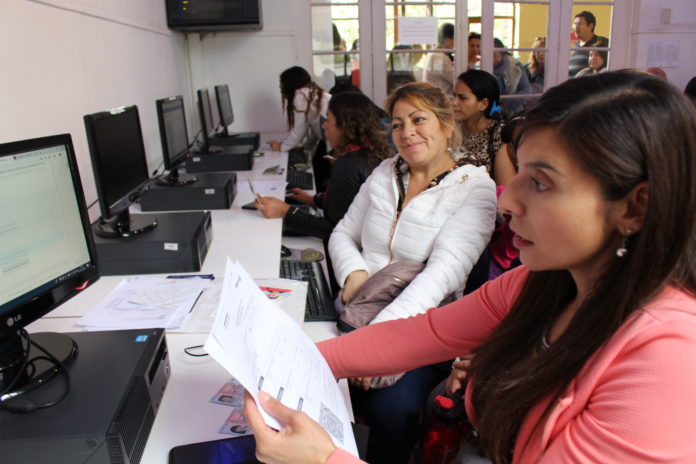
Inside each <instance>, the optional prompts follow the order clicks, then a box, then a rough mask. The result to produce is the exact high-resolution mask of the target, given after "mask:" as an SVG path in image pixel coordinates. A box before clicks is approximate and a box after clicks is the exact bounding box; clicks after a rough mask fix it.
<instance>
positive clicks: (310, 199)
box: [256, 93, 392, 241]
mask: <svg viewBox="0 0 696 464" xmlns="http://www.w3.org/2000/svg"><path fill="white" fill-rule="evenodd" d="M322 128H323V129H324V133H325V135H326V138H327V140H328V141H329V143H330V144H331V146H332V147H335V148H334V151H333V153H332V156H333V158H335V161H334V164H333V166H332V167H331V175H330V178H329V185H328V188H327V189H326V191H324V192H322V193H320V194H318V195H315V196H311V195H309V194H308V193H306V192H304V191H302V190H300V189H292V190H291V192H290V195H289V196H292V197H293V199H295V200H297V201H298V202H300V203H304V204H308V205H311V206H315V207H319V208H322V209H323V210H324V216H323V217H320V216H314V215H312V214H309V213H306V212H304V211H302V210H300V209H299V208H298V207H297V206H292V205H289V204H288V203H286V202H284V201H282V200H279V199H277V198H273V197H260V200H259V202H257V204H256V208H257V209H258V210H259V211H261V212H262V213H263V215H264V216H266V217H268V218H280V217H282V218H285V226H286V227H289V228H291V229H292V230H294V231H297V232H300V233H303V234H305V235H311V236H314V237H319V238H321V239H322V240H325V241H328V239H329V236H330V235H331V231H333V228H334V226H335V225H336V224H337V223H338V221H340V220H341V218H343V215H344V214H345V213H346V211H348V207H349V206H350V204H351V203H352V202H353V198H355V195H357V194H358V190H360V186H361V185H362V184H363V182H365V179H367V177H368V176H369V175H370V173H372V170H373V169H374V168H375V167H376V166H377V165H378V164H379V163H380V161H382V160H383V159H385V158H387V157H389V156H391V155H392V152H391V151H390V149H389V147H388V145H387V139H386V134H385V132H384V131H383V129H382V126H381V124H380V114H379V111H378V108H377V107H376V106H375V105H374V104H373V103H372V101H371V100H370V99H369V98H368V97H366V96H365V95H362V94H357V93H343V94H339V95H335V96H334V97H333V98H332V99H331V101H330V102H329V109H328V112H327V119H326V121H325V122H324V123H323V125H322Z"/></svg>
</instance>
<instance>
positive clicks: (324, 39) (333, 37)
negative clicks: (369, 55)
mask: <svg viewBox="0 0 696 464" xmlns="http://www.w3.org/2000/svg"><path fill="white" fill-rule="evenodd" d="M358 25H359V21H358V7H357V6H314V7H312V49H313V50H314V51H319V50H321V51H328V50H349V49H350V48H351V47H352V44H353V42H354V41H355V39H357V38H358Z"/></svg>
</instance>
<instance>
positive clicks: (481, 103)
mask: <svg viewBox="0 0 696 464" xmlns="http://www.w3.org/2000/svg"><path fill="white" fill-rule="evenodd" d="M452 106H453V108H454V119H456V120H457V124H458V125H459V128H460V129H461V131H462V135H463V139H462V144H461V146H460V147H459V148H457V149H456V150H455V153H454V157H455V159H457V160H464V161H466V162H467V163H471V164H474V165H476V166H484V167H485V168H486V170H487V171H488V173H489V174H490V175H491V177H492V178H493V180H495V182H496V184H497V185H505V184H507V182H508V181H509V180H510V179H512V177H513V176H514V175H515V167H514V166H513V165H512V163H511V162H510V158H509V157H508V156H507V153H506V148H505V146H504V145H503V143H502V141H501V137H500V134H501V132H502V130H503V127H504V124H503V123H502V121H501V108H500V89H499V87H498V81H497V80H496V78H495V77H493V76H492V75H491V74H490V73H487V72H486V71H481V70H478V69H470V70H468V71H465V72H463V73H461V74H460V75H459V77H457V82H456V84H455V86H454V100H453V101H452Z"/></svg>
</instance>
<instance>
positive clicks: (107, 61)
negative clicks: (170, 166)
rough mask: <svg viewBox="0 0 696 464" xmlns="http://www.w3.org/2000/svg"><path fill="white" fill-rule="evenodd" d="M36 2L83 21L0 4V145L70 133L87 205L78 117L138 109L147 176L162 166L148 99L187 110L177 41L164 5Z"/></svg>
mask: <svg viewBox="0 0 696 464" xmlns="http://www.w3.org/2000/svg"><path fill="white" fill-rule="evenodd" d="M45 1H47V2H48V3H54V4H59V5H61V6H67V7H74V8H75V9H81V8H82V9H83V11H85V10H86V11H87V14H83V13H78V12H75V11H71V10H68V9H65V8H62V7H56V6H52V5H49V4H47V3H39V2H37V1H31V0H2V6H3V9H2V14H0V143H2V142H10V141H15V140H22V139H27V138H32V137H40V136H45V135H52V134H58V133H66V132H67V133H70V134H72V138H73V143H74V145H75V152H76V154H77V158H78V163H79V168H80V175H81V177H82V183H83V187H84V190H85V196H86V200H87V203H88V204H89V203H91V202H92V201H94V200H96V198H97V195H96V190H95V186H94V178H93V174H92V168H91V163H90V161H89V150H88V148H87V141H86V137H85V129H84V124H83V120H82V117H83V116H84V115H85V114H90V113H94V112H97V111H103V110H106V109H110V108H113V107H116V106H123V105H132V104H135V105H138V108H139V111H140V118H141V124H142V128H143V135H144V138H145V149H146V152H147V156H148V164H149V167H150V171H152V170H154V169H155V168H156V167H157V166H158V165H159V163H160V162H161V159H162V148H161V144H160V139H159V129H158V126H157V116H156V109H155V100H156V99H158V98H162V97H166V96H169V95H175V94H183V95H184V96H185V98H186V99H187V100H186V105H187V108H193V106H192V101H191V98H190V79H189V76H188V72H187V69H188V66H187V63H188V57H187V49H186V42H185V40H184V37H183V35H182V34H175V33H172V32H170V31H169V30H168V29H167V27H166V17H165V13H164V1H160V0H157V1H155V0H146V1H135V0H127V1H119V2H116V1H114V0H90V1H89V2H84V1H80V0H45ZM99 4H101V6H103V7H107V8H101V9H100V8H97V7H96V6H95V5H97V6H98V5H99ZM89 5H92V7H90V6H89ZM110 6H113V7H114V8H111V9H110V8H108V7H110ZM90 8H92V9H91V10H90ZM117 8H118V9H117ZM95 15H101V16H105V17H109V18H111V19H103V18H100V17H96V16H95ZM189 113H191V111H189ZM194 114H195V113H194ZM191 119H192V118H191V117H190V114H189V120H191ZM190 132H192V129H191V130H190ZM96 209H98V208H96Z"/></svg>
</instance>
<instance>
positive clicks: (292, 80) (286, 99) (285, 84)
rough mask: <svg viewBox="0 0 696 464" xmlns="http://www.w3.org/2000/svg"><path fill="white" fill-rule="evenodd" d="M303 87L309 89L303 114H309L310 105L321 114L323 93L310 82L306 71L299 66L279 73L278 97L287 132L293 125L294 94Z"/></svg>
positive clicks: (310, 79)
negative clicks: (283, 112)
mask: <svg viewBox="0 0 696 464" xmlns="http://www.w3.org/2000/svg"><path fill="white" fill-rule="evenodd" d="M303 87H309V96H308V97H307V108H305V110H304V113H305V114H308V113H309V110H310V109H311V107H312V104H314V105H315V106H316V108H317V112H321V97H322V93H323V92H324V91H323V89H322V88H321V87H319V86H318V85H317V84H315V83H314V81H312V76H310V75H309V73H308V72H307V70H306V69H304V68H303V67H301V66H293V67H292V68H288V69H286V70H285V71H283V72H282V73H280V96H281V101H282V104H283V111H285V115H286V116H287V119H288V130H289V129H292V128H293V126H294V125H295V92H297V91H298V90H299V89H301V88H303Z"/></svg>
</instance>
